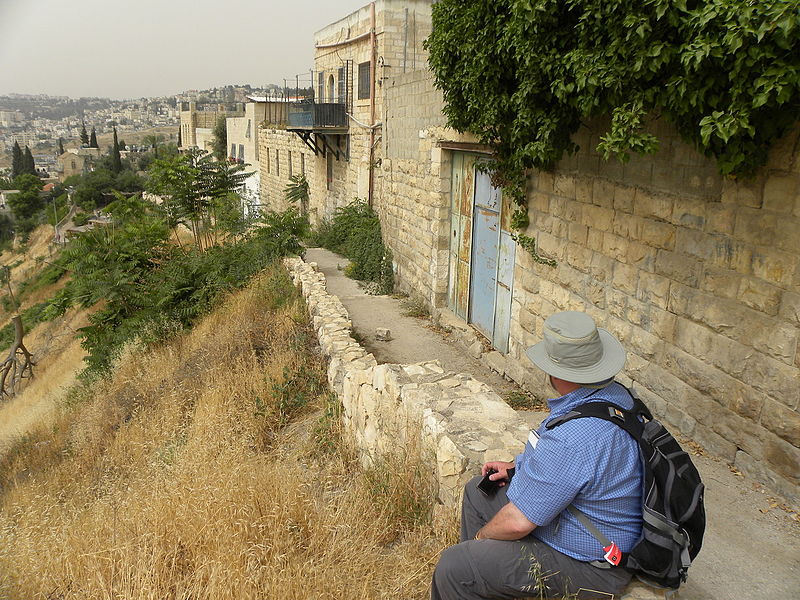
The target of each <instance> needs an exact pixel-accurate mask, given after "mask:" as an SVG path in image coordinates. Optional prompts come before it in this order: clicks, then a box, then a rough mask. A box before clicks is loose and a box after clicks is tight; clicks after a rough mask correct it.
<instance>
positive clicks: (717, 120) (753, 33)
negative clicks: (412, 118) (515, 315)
mask: <svg viewBox="0 0 800 600" xmlns="http://www.w3.org/2000/svg"><path fill="white" fill-rule="evenodd" d="M432 10H433V31H432V33H431V35H430V37H429V38H428V40H427V41H426V47H427V49H428V50H429V53H430V56H429V64H430V66H431V69H432V71H433V74H434V80H435V84H436V86H437V87H438V88H439V89H440V90H441V91H442V94H443V97H444V104H445V107H444V113H445V116H446V117H447V119H448V123H449V124H450V126H451V127H453V128H455V129H456V130H458V131H462V132H463V131H469V132H472V133H473V134H475V135H477V136H478V137H479V139H480V141H481V142H482V143H484V144H490V145H492V146H493V147H494V148H495V155H496V157H497V161H496V162H495V163H494V164H493V167H492V168H493V171H494V172H493V176H492V178H493V181H495V185H497V184H498V183H497V182H500V183H501V185H503V188H504V193H511V194H512V195H513V196H514V199H515V201H516V202H517V204H518V206H519V207H520V210H519V211H517V212H518V213H519V212H520V211H524V212H525V215H524V218H523V216H522V214H521V213H520V214H518V215H515V222H516V223H517V224H518V225H520V229H522V228H523V227H522V225H523V223H524V224H525V226H527V223H526V219H527V209H526V208H525V201H524V193H523V197H522V198H520V199H518V198H517V194H518V192H519V189H518V188H514V185H515V184H514V181H515V179H518V178H519V177H522V174H523V173H524V172H525V170H527V169H530V168H536V169H545V170H549V169H551V168H552V167H553V166H554V165H555V163H556V162H558V161H559V160H560V159H561V158H562V157H563V155H564V153H565V152H566V153H571V152H574V151H575V149H576V147H575V145H574V143H573V142H572V139H571V136H572V135H573V134H574V133H575V132H576V131H577V130H578V128H579V127H580V125H581V122H582V121H583V120H586V119H590V118H594V117H599V116H603V115H610V116H611V124H610V127H609V129H608V131H606V132H605V133H604V134H603V135H602V136H601V138H600V143H599V145H598V148H597V150H598V152H600V153H601V154H602V155H603V156H604V157H605V158H609V157H611V156H614V157H616V158H618V159H619V160H622V161H625V160H627V159H628V158H629V156H630V153H632V152H637V153H652V152H655V151H656V150H657V149H658V140H657V139H656V137H655V136H654V135H653V134H652V133H650V132H648V130H647V129H648V128H647V125H648V120H649V119H652V118H657V117H660V118H664V119H666V120H668V121H670V122H671V123H672V124H673V125H674V126H675V127H676V129H677V130H678V132H679V133H680V134H681V136H682V137H683V138H684V139H685V140H686V141H688V142H689V143H691V144H693V145H694V147H696V148H697V149H698V151H700V152H701V153H703V154H704V155H706V156H709V157H713V158H714V159H715V160H716V162H717V165H718V168H719V171H720V172H721V173H722V174H723V175H728V176H745V177H746V176H750V175H753V174H754V173H755V172H756V171H757V170H758V168H759V167H761V166H762V165H764V164H765V163H766V160H767V153H768V150H769V147H770V145H771V144H772V143H773V142H774V141H776V140H777V139H779V138H780V137H781V136H782V135H783V134H784V133H785V132H786V131H787V130H788V129H789V127H791V126H792V125H793V124H794V123H796V122H797V121H798V119H799V118H800V2H798V0H704V1H703V2H690V1H688V0H471V1H468V2H465V1H463V0H440V1H439V2H436V3H434V4H433V8H432ZM509 182H510V185H511V189H509V188H508V187H507V186H508V185H509ZM528 245H529V246H530V245H531V244H528ZM537 256H538V255H537Z"/></svg>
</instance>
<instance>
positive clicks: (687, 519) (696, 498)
mask: <svg viewBox="0 0 800 600" xmlns="http://www.w3.org/2000/svg"><path fill="white" fill-rule="evenodd" d="M626 389H627V388H626ZM628 393H629V394H631V392H630V390H628ZM631 397H632V398H633V402H634V407H633V409H632V410H625V409H623V408H621V407H619V406H617V405H615V404H612V403H610V402H588V403H586V404H582V405H580V406H578V407H576V408H575V409H573V410H572V411H570V412H569V413H567V414H565V415H563V416H561V417H556V418H555V419H553V420H551V421H550V422H549V423H547V426H546V427H547V429H552V428H553V427H557V426H558V425H561V424H562V423H566V422H567V421H571V420H572V419H579V418H582V417H597V418H598V419H605V420H606V421H610V422H612V423H616V424H617V425H618V426H619V427H621V428H622V429H624V430H625V431H627V432H628V433H629V434H630V435H631V437H633V439H635V440H636V441H637V442H638V443H639V455H640V457H641V460H642V471H643V475H644V477H643V484H644V490H643V493H642V521H643V523H642V535H641V537H640V538H639V540H638V541H637V542H636V544H635V545H634V547H633V549H632V550H631V551H630V553H628V554H625V553H620V552H619V550H618V548H617V547H616V544H613V542H611V541H610V540H608V538H606V537H605V536H604V535H603V534H602V533H601V532H600V531H599V530H598V529H597V528H596V527H595V526H594V525H593V524H592V522H591V521H590V520H589V517H587V516H586V515H585V514H584V513H583V512H581V511H580V510H578V509H577V508H575V507H574V506H572V505H570V506H569V507H568V510H569V511H570V512H571V513H572V514H573V515H575V517H576V518H577V519H578V520H579V521H580V522H581V523H582V524H583V526H584V527H586V528H587V529H588V530H589V532H590V533H591V534H592V535H593V536H594V537H595V538H596V539H597V541H598V542H600V543H601V544H602V545H603V548H604V550H606V560H607V561H608V562H609V563H611V564H618V565H619V566H622V567H625V568H627V569H629V570H631V571H632V572H633V573H634V574H635V575H636V576H637V577H638V578H639V579H640V580H642V581H643V582H644V583H647V584H650V585H655V586H658V587H667V588H672V589H677V588H678V586H680V584H681V583H682V582H684V581H686V575H687V570H688V569H689V565H690V564H691V563H692V561H693V560H694V558H695V556H697V553H698V552H699V551H700V546H701V545H702V543H703V532H704V531H705V528H706V513H705V508H704V506H703V489H704V487H703V483H702V481H700V474H699V473H698V472H697V469H696V468H695V466H694V464H692V460H691V459H690V458H689V455H688V454H687V453H686V452H684V451H683V450H682V449H681V447H680V445H679V444H678V442H677V441H676V440H675V438H674V437H673V436H672V434H671V433H670V432H669V431H667V430H666V428H665V427H664V426H663V425H662V424H661V423H659V422H658V421H656V420H655V419H653V416H652V414H651V413H650V411H649V410H648V409H647V407H646V406H645V405H644V403H643V402H642V401H641V400H639V399H638V398H636V397H635V396H634V395H633V394H631ZM615 554H618V555H617V556H615ZM605 566H606V567H610V566H611V565H608V564H607V565H605Z"/></svg>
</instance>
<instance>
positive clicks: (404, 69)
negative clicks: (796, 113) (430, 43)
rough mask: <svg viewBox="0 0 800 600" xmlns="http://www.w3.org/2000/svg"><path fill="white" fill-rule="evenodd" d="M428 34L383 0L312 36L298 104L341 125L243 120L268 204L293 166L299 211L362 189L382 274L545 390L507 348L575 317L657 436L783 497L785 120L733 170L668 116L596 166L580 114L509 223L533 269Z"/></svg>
mask: <svg viewBox="0 0 800 600" xmlns="http://www.w3.org/2000/svg"><path fill="white" fill-rule="evenodd" d="M373 10H374V13H373ZM373 14H374V17H373ZM429 30H430V2H399V1H398V2H392V1H385V2H375V3H374V5H370V6H367V7H364V8H362V9H361V10H359V11H357V12H355V13H353V14H351V15H349V16H347V17H345V18H344V19H342V20H340V21H337V22H336V23H333V24H332V25H330V26H328V27H326V28H325V29H323V30H321V31H320V32H318V33H317V35H316V38H315V42H316V54H315V82H314V85H315V94H316V99H315V103H318V104H320V105H322V106H326V105H327V104H329V102H328V100H334V101H335V102H333V103H334V104H336V103H342V100H344V104H345V107H346V109H347V110H346V111H345V114H346V117H347V120H346V121H343V120H340V121H336V122H335V123H334V124H331V125H328V124H327V123H325V122H324V121H319V120H314V119H315V118H321V117H323V116H324V115H323V114H322V113H313V114H312V115H311V117H310V118H311V119H312V120H311V121H307V122H306V123H307V125H306V127H300V126H298V123H299V121H295V122H294V125H293V124H292V118H291V115H289V118H288V119H287V120H286V121H285V122H280V123H279V122H275V123H273V124H271V125H267V127H265V128H264V129H262V130H260V132H259V145H260V149H261V150H260V152H261V156H262V163H261V169H262V202H263V203H265V204H267V205H269V206H270V207H274V208H278V207H282V204H281V202H282V201H283V200H282V196H283V194H282V190H283V187H285V184H286V182H287V181H288V176H289V175H290V174H291V173H293V172H299V169H300V167H298V166H297V163H298V162H300V161H303V162H302V164H303V167H302V169H303V170H305V172H306V173H307V176H308V179H309V181H310V183H311V217H312V221H313V220H317V221H318V220H319V219H321V218H324V217H329V216H331V215H332V214H333V211H334V210H335V209H336V208H337V207H339V206H342V205H344V204H346V203H348V202H350V201H352V200H353V199H354V198H356V197H361V198H367V199H369V201H370V202H371V204H372V206H373V207H374V208H375V210H376V212H377V213H378V215H379V217H380V220H381V223H382V226H383V234H384V239H385V242H386V244H387V245H388V246H389V247H390V248H391V250H392V252H393V256H394V261H395V263H394V269H395V279H396V283H397V286H398V287H399V289H400V290H401V291H405V292H407V293H409V294H412V295H414V296H417V297H418V298H420V299H421V300H423V301H424V302H426V303H427V304H428V306H429V307H430V308H431V310H432V312H434V314H436V315H437V317H438V318H440V319H442V321H443V322H451V323H456V324H462V325H463V328H464V330H466V331H469V332H470V334H469V335H464V336H463V337H464V339H465V340H467V343H468V350H466V351H469V352H471V353H473V354H474V355H476V356H482V357H483V358H484V359H485V360H486V361H487V362H488V363H489V364H490V365H491V366H492V368H494V369H495V370H497V371H498V372H500V373H502V374H503V375H505V376H506V377H508V378H509V379H512V380H514V381H516V382H518V383H519V384H520V385H522V386H523V387H525V388H527V389H529V390H531V391H534V392H537V393H540V394H547V393H548V390H546V389H545V388H544V381H543V379H542V378H540V377H538V376H537V374H536V372H535V370H534V369H532V368H531V366H530V364H529V361H528V360H527V359H526V357H525V355H524V350H525V348H526V347H528V346H529V345H531V344H532V343H534V342H536V341H538V340H540V339H541V333H542V324H543V322H544V319H545V318H547V317H548V316H549V315H551V314H552V313H554V312H557V311H560V310H568V309H575V310H584V311H586V312H588V313H589V314H591V315H592V316H593V317H594V318H595V319H596V320H597V322H598V323H600V324H602V326H605V327H606V328H608V329H609V330H610V331H612V332H613V333H614V334H615V335H616V336H617V337H619V339H620V340H621V341H622V342H623V343H624V345H625V347H626V349H627V350H628V362H627V364H626V367H625V370H624V372H623V374H622V376H621V379H622V381H623V382H624V383H626V384H629V385H632V386H633V388H634V390H635V391H636V392H637V393H638V394H639V395H640V396H641V397H642V398H643V399H644V400H645V401H646V402H647V403H648V405H649V406H650V407H651V408H652V409H653V411H654V413H656V415H657V416H659V417H660V418H662V419H663V420H664V421H665V422H666V423H667V424H668V425H669V426H670V427H671V428H672V429H673V430H674V431H678V432H680V433H682V434H684V435H687V436H691V437H692V438H693V439H694V440H695V441H696V442H698V443H699V444H701V445H702V446H704V447H705V448H706V449H708V450H709V451H711V452H712V453H713V454H715V455H717V456H719V457H721V458H722V459H724V460H725V461H727V462H728V463H730V464H732V465H734V466H736V467H737V468H738V469H740V470H742V471H744V472H746V473H749V474H751V475H753V476H755V477H757V478H758V479H760V480H761V481H764V482H767V483H768V484H769V485H770V486H772V487H773V489H775V490H777V491H778V492H780V493H782V494H783V495H785V496H787V497H789V498H791V499H794V500H798V499H800V492H799V491H798V490H800V486H799V484H800V414H798V411H799V410H800V352H798V344H799V340H800V126H796V127H795V128H794V129H793V131H791V132H790V133H789V134H787V135H786V136H785V137H784V138H783V139H782V140H780V142H779V143H777V144H776V145H775V146H774V147H773V148H772V150H771V153H770V157H769V162H768V164H767V165H766V166H765V167H764V168H763V169H761V171H760V173H759V174H758V175H757V176H756V177H755V178H753V179H752V180H734V179H729V178H724V177H722V176H720V175H719V174H718V171H717V168H716V165H715V163H714V162H713V161H711V160H709V159H707V158H705V157H704V156H702V155H701V154H699V153H698V152H697V151H695V150H694V149H693V148H692V147H691V146H689V145H688V144H686V143H685V142H683V141H682V140H681V139H680V137H679V135H678V134H677V132H676V131H675V129H674V128H673V127H672V126H671V125H669V124H668V123H666V122H657V123H656V124H655V125H654V126H653V127H654V130H653V133H655V134H656V135H657V137H658V138H659V139H660V140H661V144H660V150H659V151H658V153H656V154H654V155H649V156H634V157H632V158H631V160H630V161H629V162H628V163H625V164H622V163H619V162H617V161H616V160H615V159H611V160H609V161H605V160H603V159H602V158H601V157H600V156H599V154H598V153H597V152H596V151H595V148H596V147H597V144H598V142H599V135H600V134H601V132H603V131H605V126H606V125H607V123H605V122H597V123H589V126H588V127H585V128H582V130H581V132H580V133H579V134H577V139H576V140H575V141H576V143H577V144H578V145H579V146H580V148H581V150H580V151H579V152H578V153H576V154H575V155H572V156H569V157H567V158H564V159H563V160H562V161H561V162H560V163H558V164H557V165H556V167H555V169H554V170H553V171H552V172H539V171H532V172H530V173H529V177H528V188H527V200H528V214H529V217H530V225H529V227H528V230H527V231H526V232H525V233H526V234H527V235H528V236H531V237H534V238H536V240H537V243H538V250H539V252H540V253H541V254H542V255H543V256H544V257H546V258H549V259H552V260H554V261H555V262H556V266H554V267H553V266H547V265H543V264H539V263H537V262H535V261H534V260H533V258H532V256H531V254H530V253H529V252H528V251H527V250H525V249H524V248H522V247H520V246H518V245H517V243H516V242H515V241H514V240H513V238H512V233H513V232H512V231H511V227H510V214H511V210H510V209H511V207H510V206H509V203H508V201H507V199H505V198H503V194H502V191H501V190H498V189H495V188H493V187H492V185H491V182H490V181H489V179H488V177H487V176H486V175H485V174H483V173H482V172H481V171H480V170H476V164H477V163H479V162H481V161H484V160H491V148H488V147H484V146H482V145H480V144H478V143H476V140H475V139H474V138H471V137H470V136H469V135H463V134H459V133H457V132H455V131H453V130H451V129H449V128H447V126H446V119H445V118H444V116H443V114H442V108H443V101H442V96H441V93H440V92H439V91H438V90H436V89H435V87H434V85H433V77H432V74H431V73H430V71H429V70H428V68H427V63H426V59H425V55H424V51H423V50H422V47H421V43H422V40H423V39H424V37H425V36H426V35H427V31H429ZM373 48H374V51H373ZM351 64H352V67H351ZM367 67H369V69H370V70H369V71H367ZM373 67H374V68H373ZM367 72H368V73H369V75H370V81H369V82H368V83H369V88H370V91H369V94H367V91H366V90H367V84H366V83H364V85H363V86H361V85H360V84H359V82H360V81H361V74H363V73H367ZM350 73H353V75H354V77H353V79H352V82H353V83H352V85H353V89H354V90H356V93H354V94H353V95H352V96H350V95H348V92H347V90H349V89H350V81H351V80H350V79H349V74H350ZM359 88H361V92H362V93H358V90H359ZM342 89H344V90H345V91H344V92H343V91H341V90H342ZM361 96H363V97H361ZM351 101H352V105H350V104H349V102H351ZM351 106H352V108H351ZM290 109H291V105H290ZM308 123H310V125H309V124H308ZM334 125H335V126H334ZM266 157H269V158H268V159H266ZM265 159H266V160H265ZM298 159H300V160H298ZM290 169H291V170H290ZM267 182H268V184H267Z"/></svg>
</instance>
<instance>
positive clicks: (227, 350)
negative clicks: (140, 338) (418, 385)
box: [0, 266, 455, 600]
mask: <svg viewBox="0 0 800 600" xmlns="http://www.w3.org/2000/svg"><path fill="white" fill-rule="evenodd" d="M314 340H315V338H314V336H313V333H312V331H311V329H310V328H309V327H308V324H307V316H306V311H305V307H304V305H303V302H302V299H301V298H300V297H299V295H298V294H297V292H296V291H295V289H294V287H293V286H292V284H291V280H290V279H289V277H288V275H287V274H286V273H285V271H283V269H282V267H277V266H276V267H272V268H269V269H267V271H265V272H264V273H262V274H261V275H259V276H257V277H256V278H255V280H254V282H253V284H252V285H251V286H249V287H248V288H246V289H244V290H242V291H240V292H237V293H235V294H233V295H231V296H229V297H228V298H227V300H226V301H225V302H224V303H223V304H222V305H221V306H220V307H219V308H218V309H217V310H215V311H214V312H213V313H211V314H210V315H208V316H207V317H206V318H205V319H203V320H202V321H201V322H200V323H199V324H198V325H197V326H196V327H195V328H194V330H193V331H191V332H189V333H185V334H181V335H179V336H176V337H175V338H173V339H172V340H170V341H169V342H167V343H165V344H163V345H161V346H160V347H158V348H156V349H154V350H150V351H147V352H142V351H140V350H139V349H137V348H135V347H129V348H127V349H126V351H125V353H124V354H123V357H122V358H121V359H120V360H119V361H118V363H117V365H116V368H115V370H114V373H113V376H112V377H110V378H109V379H107V380H103V381H100V382H97V383H95V384H94V385H93V386H83V387H80V388H75V390H74V391H73V392H71V394H70V399H69V401H70V402H69V406H68V408H67V409H66V410H64V411H62V412H59V414H58V415H57V418H56V419H55V420H54V421H53V422H52V423H51V424H50V425H49V426H48V427H46V428H42V429H40V430H38V431H36V432H35V433H34V434H33V435H31V436H29V438H28V439H27V440H26V441H25V442H24V443H20V444H18V445H17V446H16V447H15V448H13V449H12V451H11V452H10V453H9V455H8V456H7V457H6V459H5V460H2V459H0V598H6V597H8V598H15V599H26V598H44V597H50V598H64V599H72V598H75V599H78V598H87V599H88V598H99V597H124V598H131V599H136V598H179V597H180V598H187V597H192V598H198V599H199V598H214V599H223V600H224V599H228V598H230V599H240V598H271V599H282V598H286V599H307V598H312V597H313V598H330V599H334V598H335V599H337V600H348V599H353V600H355V599H359V600H362V599H369V598H388V597H402V598H411V599H413V598H420V599H422V598H426V597H427V587H428V582H429V578H430V574H431V572H432V569H433V566H434V564H435V562H436V559H437V557H438V553H439V552H440V551H441V549H442V548H444V547H445V546H446V545H448V544H450V543H452V542H453V539H452V538H451V539H443V538H442V537H439V536H437V535H436V534H435V533H434V531H435V529H434V527H433V526H432V525H431V523H430V518H429V514H430V508H431V507H430V506H429V505H427V504H425V502H424V501H421V499H424V498H425V497H426V496H427V497H431V495H430V494H427V495H426V494H425V490H424V485H422V484H423V483H424V481H423V480H422V479H421V480H419V481H417V482H415V481H409V479H408V476H407V474H409V473H411V474H414V473H416V474H419V473H423V472H424V470H423V469H422V468H421V467H420V463H419V461H418V458H415V456H414V455H413V453H406V454H405V455H404V456H399V457H396V458H391V459H387V462H386V463H385V464H381V465H379V466H378V467H376V468H375V469H373V470H371V471H369V472H366V473H363V472H361V471H360V470H359V468H358V467H357V464H356V462H355V461H354V459H353V453H352V452H350V451H349V450H348V447H347V444H346V443H345V442H344V440H343V438H342V437H341V434H340V432H339V430H338V426H337V424H338V422H339V421H338V418H337V407H336V403H334V402H332V399H331V396H330V394H329V392H328V389H327V382H326V375H325V364H324V361H323V359H322V358H321V355H320V354H319V352H318V351H317V348H316V344H315V341H314ZM42 442H46V443H42ZM415 465H416V466H415ZM398 474H399V475H402V477H398ZM423 479H424V478H423ZM417 489H419V490H420V491H421V493H420V494H419V495H416V493H415V490H417ZM439 530H442V529H440V528H439V529H436V531H439ZM445 530H446V531H448V532H453V531H454V530H455V528H453V527H451V528H447V529H445Z"/></svg>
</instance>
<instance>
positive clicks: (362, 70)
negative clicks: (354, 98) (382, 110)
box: [358, 62, 370, 100]
mask: <svg viewBox="0 0 800 600" xmlns="http://www.w3.org/2000/svg"><path fill="white" fill-rule="evenodd" d="M369 84H370V69H369V62H363V63H360V64H359V65H358V99H359V100H364V99H365V98H369Z"/></svg>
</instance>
